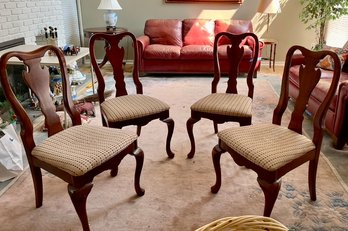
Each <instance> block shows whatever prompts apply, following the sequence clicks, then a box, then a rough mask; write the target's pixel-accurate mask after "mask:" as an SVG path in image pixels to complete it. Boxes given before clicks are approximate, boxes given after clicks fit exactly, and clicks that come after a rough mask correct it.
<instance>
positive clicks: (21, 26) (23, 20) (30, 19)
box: [0, 0, 65, 46]
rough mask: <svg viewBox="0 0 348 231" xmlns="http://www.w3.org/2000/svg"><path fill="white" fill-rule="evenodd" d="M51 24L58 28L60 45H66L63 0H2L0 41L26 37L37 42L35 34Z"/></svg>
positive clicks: (27, 41) (29, 42)
mask: <svg viewBox="0 0 348 231" xmlns="http://www.w3.org/2000/svg"><path fill="white" fill-rule="evenodd" d="M49 26H52V27H57V28H58V45H59V46H61V45H64V44H65V35H64V23H63V10H62V1H61V0H58V1H57V0H30V1H29V0H0V42H4V41H8V40H11V39H15V38H20V37H24V38H25V43H26V44H35V41H36V38H35V36H37V35H40V34H41V33H43V31H44V29H43V28H44V27H47V28H48V27H49Z"/></svg>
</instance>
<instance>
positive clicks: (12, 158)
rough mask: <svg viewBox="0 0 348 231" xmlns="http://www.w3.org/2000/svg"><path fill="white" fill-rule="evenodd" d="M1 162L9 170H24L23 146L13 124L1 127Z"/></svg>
mask: <svg viewBox="0 0 348 231" xmlns="http://www.w3.org/2000/svg"><path fill="white" fill-rule="evenodd" d="M0 163H1V164H2V165H3V166H4V167H5V168H6V169H8V170H23V148H22V143H21V142H20V140H19V137H18V136H17V133H16V131H15V130H14V127H13V125H12V124H10V125H8V126H6V127H5V128H2V129H0Z"/></svg>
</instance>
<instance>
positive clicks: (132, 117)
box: [89, 32, 174, 158]
mask: <svg viewBox="0 0 348 231" xmlns="http://www.w3.org/2000/svg"><path fill="white" fill-rule="evenodd" d="M97 40H103V41H104V42H105V46H104V51H105V56H104V57H106V58H107V60H108V61H109V63H110V64H111V67H112V71H113V78H114V80H115V90H116V94H115V97H111V98H107V99H106V97H105V87H106V85H105V78H107V77H106V76H105V75H104V74H103V72H102V70H101V66H100V65H99V64H98V63H97V57H96V54H95V43H96V41H97ZM122 41H125V43H126V45H127V46H128V45H131V46H128V47H127V48H126V49H132V50H133V57H125V54H127V53H128V52H125V48H124V47H123V46H122ZM89 50H90V57H91V63H92V66H93V69H94V72H95V74H96V76H97V80H98V89H97V93H98V98H99V103H100V110H101V115H102V123H103V125H104V126H106V127H112V128H122V127H124V126H128V125H135V126H137V134H138V135H140V133H141V127H142V126H145V125H146V124H148V123H149V122H150V121H152V120H154V119H160V120H161V121H163V122H165V123H166V124H167V127H168V135H167V141H166V151H167V155H168V157H169V158H173V157H174V153H173V152H172V151H171V149H170V143H171V138H172V135H173V131H174V121H173V119H172V118H170V117H169V108H170V107H169V105H168V104H166V103H165V102H163V101H161V100H159V99H156V98H154V97H150V96H147V95H143V86H142V83H141V82H140V80H139V59H138V58H139V55H138V47H137V43H136V38H135V36H134V35H133V34H132V33H131V32H122V33H117V34H103V33H96V34H93V35H92V36H91V38H90V42H89ZM127 56H128V55H127ZM125 58H127V59H130V58H133V65H132V66H133V67H132V80H133V84H134V85H133V86H134V87H135V90H133V92H134V93H132V94H130V93H129V92H130V90H129V88H130V87H131V86H127V84H126V81H125V73H126V70H125V68H126V63H125V61H124V60H125ZM126 74H128V73H126ZM129 84H131V83H129ZM128 87H129V88H128Z"/></svg>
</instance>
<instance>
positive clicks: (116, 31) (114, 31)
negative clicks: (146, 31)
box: [83, 27, 128, 67]
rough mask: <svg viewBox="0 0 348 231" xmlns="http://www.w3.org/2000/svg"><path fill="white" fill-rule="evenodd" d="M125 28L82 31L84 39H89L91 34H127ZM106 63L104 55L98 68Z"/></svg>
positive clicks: (95, 28)
mask: <svg viewBox="0 0 348 231" xmlns="http://www.w3.org/2000/svg"><path fill="white" fill-rule="evenodd" d="M127 31H128V30H127V28H124V27H116V28H106V27H93V28H86V29H83V32H84V36H85V38H88V39H89V38H91V36H92V35H93V34H97V33H102V34H119V33H122V32H127ZM107 61H108V58H107V57H106V55H105V56H104V58H103V61H102V62H101V63H100V64H99V66H100V67H102V66H104V65H105V63H106V62H107Z"/></svg>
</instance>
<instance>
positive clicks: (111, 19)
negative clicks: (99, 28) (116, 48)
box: [98, 0, 122, 30]
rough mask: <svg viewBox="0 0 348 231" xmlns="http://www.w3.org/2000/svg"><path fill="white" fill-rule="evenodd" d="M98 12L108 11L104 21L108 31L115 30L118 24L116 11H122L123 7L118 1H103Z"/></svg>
mask: <svg viewBox="0 0 348 231" xmlns="http://www.w3.org/2000/svg"><path fill="white" fill-rule="evenodd" d="M98 10H106V12H105V13H104V20H105V23H106V29H107V30H109V29H115V28H116V23H117V14H116V12H114V10H122V7H121V6H120V4H119V3H118V1H117V0H101V1H100V4H99V6H98Z"/></svg>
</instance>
